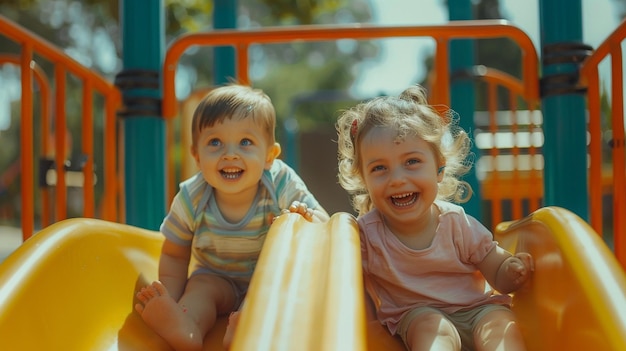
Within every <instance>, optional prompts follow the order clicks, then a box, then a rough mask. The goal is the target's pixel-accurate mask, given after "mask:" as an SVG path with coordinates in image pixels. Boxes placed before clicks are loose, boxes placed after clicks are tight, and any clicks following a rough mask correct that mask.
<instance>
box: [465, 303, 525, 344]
mask: <svg viewBox="0 0 626 351" xmlns="http://www.w3.org/2000/svg"><path fill="white" fill-rule="evenodd" d="M474 342H475V343H476V350H477V351H492V350H493V351H496V350H497V351H504V350H506V351H523V350H526V347H525V346H524V338H523V337H522V333H521V331H520V330H519V326H518V324H517V322H516V321H515V316H514V314H513V312H512V311H505V310H497V311H493V312H489V313H488V314H486V315H485V316H484V317H482V318H481V319H480V321H479V322H478V325H477V326H476V329H475V330H474Z"/></svg>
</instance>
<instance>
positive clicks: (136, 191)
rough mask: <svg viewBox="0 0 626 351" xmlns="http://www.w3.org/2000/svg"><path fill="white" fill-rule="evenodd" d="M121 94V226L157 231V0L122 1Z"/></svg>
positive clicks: (161, 167)
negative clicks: (123, 215) (123, 199)
mask: <svg viewBox="0 0 626 351" xmlns="http://www.w3.org/2000/svg"><path fill="white" fill-rule="evenodd" d="M121 5H122V6H120V9H121V16H120V17H121V23H122V45H123V64H124V68H123V70H122V72H120V73H119V74H118V75H117V77H116V85H117V86H118V87H119V88H120V89H121V90H122V98H123V104H124V107H123V109H122V110H121V111H119V116H120V117H122V118H123V120H122V121H123V137H124V155H125V160H124V180H125V185H124V189H125V194H126V203H125V204H126V223H128V224H131V225H135V226H138V227H142V228H147V229H152V230H156V229H158V228H159V225H160V224H161V222H162V220H163V217H164V216H165V213H166V210H165V206H166V194H165V189H166V186H165V174H166V172H165V122H164V120H163V118H162V117H161V110H160V107H161V97H162V89H161V75H160V72H161V66H162V62H163V57H164V46H165V45H164V42H165V30H164V28H165V25H164V23H165V18H164V5H163V0H159V1H156V0H126V1H122V4H121Z"/></svg>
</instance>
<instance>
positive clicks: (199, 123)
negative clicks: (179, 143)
mask: <svg viewBox="0 0 626 351" xmlns="http://www.w3.org/2000/svg"><path fill="white" fill-rule="evenodd" d="M238 118H253V119H254V120H255V121H256V123H258V124H259V125H260V126H262V127H263V128H264V129H265V132H266V135H267V137H268V138H269V141H270V143H272V144H273V143H274V142H275V141H276V137H275V134H274V130H275V129H276V111H275V110H274V105H272V100H271V99H270V98H269V96H267V94H265V93H264V92H263V91H262V90H260V89H253V88H252V87H250V86H246V85H241V84H228V85H224V86H221V87H217V88H215V89H213V90H211V91H210V92H209V93H208V94H207V95H206V96H205V97H204V98H203V99H202V101H200V103H199V104H198V107H196V110H195V111H194V114H193V120H192V122H191V150H192V151H193V152H196V150H197V142H198V137H199V135H200V131H202V129H204V128H207V127H212V126H213V125H215V123H222V122H223V121H224V120H226V119H238Z"/></svg>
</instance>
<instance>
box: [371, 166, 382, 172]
mask: <svg viewBox="0 0 626 351" xmlns="http://www.w3.org/2000/svg"><path fill="white" fill-rule="evenodd" d="M384 170H385V166H380V165H379V166H374V167H372V172H377V171H384Z"/></svg>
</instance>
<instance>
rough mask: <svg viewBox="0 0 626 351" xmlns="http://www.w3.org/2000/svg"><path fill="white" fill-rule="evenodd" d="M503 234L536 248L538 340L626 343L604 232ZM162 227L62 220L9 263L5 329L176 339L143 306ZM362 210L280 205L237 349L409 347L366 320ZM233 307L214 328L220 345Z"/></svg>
mask: <svg viewBox="0 0 626 351" xmlns="http://www.w3.org/2000/svg"><path fill="white" fill-rule="evenodd" d="M496 238H497V240H498V241H499V242H500V243H501V245H502V246H503V247H506V248H507V249H509V250H511V251H516V250H523V251H528V252H531V254H533V256H534V257H535V260H536V272H535V274H534V276H533V278H532V280H531V281H530V283H529V284H527V285H526V286H525V287H524V288H523V289H522V290H520V291H519V292H517V293H516V294H515V295H514V299H513V301H514V305H513V309H514V311H515V312H516V313H517V314H518V316H519V320H520V323H521V326H522V331H523V333H524V336H525V339H526V342H527V344H528V349H529V350H561V349H562V350H566V349H570V350H575V349H598V350H625V349H626V338H625V337H624V336H623V335H626V293H625V292H626V278H625V276H624V272H623V271H622V269H621V268H620V267H619V265H618V264H617V261H616V260H615V259H614V258H613V255H612V253H611V252H610V251H609V250H608V248H606V246H605V245H604V243H603V242H602V241H601V240H600V238H598V237H597V235H596V234H595V233H594V232H593V231H592V230H591V229H590V227H589V226H587V225H586V224H585V223H584V222H583V221H582V220H580V219H578V218H577V217H576V216H574V215H572V214H571V213H569V212H568V211H566V210H562V209H559V208H544V209H541V210H538V211H537V212H535V213H534V214H532V215H531V216H529V217H528V218H525V219H523V220H520V221H517V222H512V223H503V224H501V225H500V226H499V227H498V229H497V231H496ZM161 244H162V237H161V235H160V234H159V233H157V232H154V231H148V230H143V229H139V228H136V227H132V226H128V225H123V224H117V223H110V222H105V221H101V220H95V219H69V220H66V221H63V222H59V223H56V224H54V225H52V226H50V227H48V228H46V229H44V230H42V231H41V232H39V233H38V234H36V235H35V236H33V237H32V238H31V239H29V240H28V241H26V242H25V243H24V244H23V245H22V246H21V247H20V248H18V250H16V251H15V252H14V253H13V254H12V255H11V256H9V257H8V258H7V259H6V260H5V261H4V262H3V263H2V264H0V340H2V342H1V344H2V345H3V348H4V347H5V346H6V347H8V348H7V349H15V350H18V349H19V350H44V349H45V350H168V349H169V348H168V347H167V345H166V344H165V343H164V342H163V340H162V339H160V338H159V337H158V336H157V335H155V334H154V333H152V332H151V331H150V330H149V329H147V327H146V326H145V325H144V324H143V321H141V318H140V317H139V315H138V314H137V313H136V312H134V309H133V305H134V304H135V302H136V299H135V297H134V295H135V292H136V291H137V290H138V289H139V288H140V287H141V286H143V285H145V284H147V283H148V282H150V281H152V280H154V279H156V277H157V265H158V257H159V252H160V247H161ZM361 284H362V278H361V269H360V250H359V243H358V231H357V227H356V223H355V221H354V220H353V219H352V217H351V216H350V215H348V214H345V213H338V214H335V215H333V216H332V218H331V220H330V222H328V223H325V224H318V223H309V222H306V221H305V220H304V219H302V218H301V216H299V215H295V214H289V215H283V216H280V217H279V219H278V220H277V221H276V222H275V224H274V225H273V226H272V230H271V231H270V233H269V234H268V237H267V241H266V244H265V246H264V250H263V252H262V254H261V257H260V259H259V263H258V266H257V271H256V273H255V276H254V279H253V281H252V283H251V286H250V291H249V293H248V299H247V302H246V305H245V306H244V313H243V314H242V317H241V320H240V325H239V328H238V329H237V333H236V335H235V340H234V343H233V347H232V350H250V349H254V350H294V349H297V350H390V351H393V350H402V349H403V347H402V344H401V342H399V340H398V339H397V338H394V337H391V336H389V335H388V334H387V333H386V332H385V330H384V329H383V328H382V326H380V324H378V323H377V322H376V321H371V320H367V318H366V313H365V305H366V304H365V303H364V297H363V289H362V286H361ZM225 326H226V319H225V318H221V319H220V320H219V321H218V325H217V326H216V328H215V329H214V330H213V331H212V332H211V333H210V334H209V335H207V338H206V339H205V345H206V347H205V349H206V350H209V349H211V350H220V349H222V348H221V339H222V335H223V333H224V330H225Z"/></svg>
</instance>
